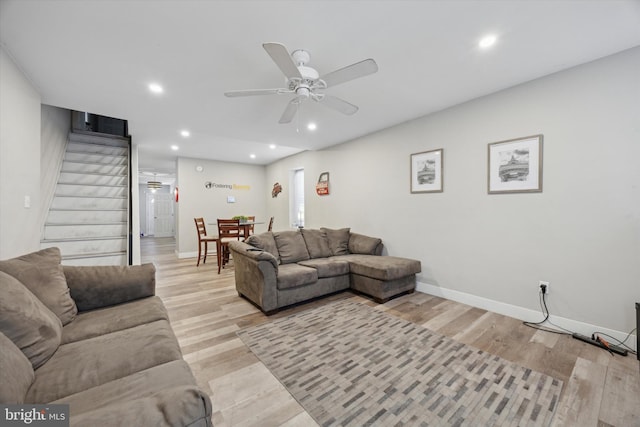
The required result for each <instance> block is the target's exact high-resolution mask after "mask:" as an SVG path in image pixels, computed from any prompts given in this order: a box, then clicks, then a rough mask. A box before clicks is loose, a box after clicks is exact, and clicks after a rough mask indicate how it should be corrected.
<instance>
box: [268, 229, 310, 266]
mask: <svg viewBox="0 0 640 427" xmlns="http://www.w3.org/2000/svg"><path fill="white" fill-rule="evenodd" d="M273 238H274V239H275V241H276V246H277V247H278V253H279V254H280V262H281V263H282V264H291V263H294V262H298V261H302V260H303V259H309V251H308V250H307V245H306V244H305V243H304V238H303V237H302V233H300V232H299V231H293V230H288V231H277V232H275V233H273Z"/></svg>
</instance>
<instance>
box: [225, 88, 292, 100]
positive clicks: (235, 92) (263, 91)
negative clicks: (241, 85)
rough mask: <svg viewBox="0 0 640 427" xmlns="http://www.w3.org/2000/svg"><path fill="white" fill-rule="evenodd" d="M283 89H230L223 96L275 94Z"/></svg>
mask: <svg viewBox="0 0 640 427" xmlns="http://www.w3.org/2000/svg"><path fill="white" fill-rule="evenodd" d="M282 90H284V89H246V90H232V91H229V92H225V93H224V96H227V97H229V98H235V97H237V96H255V95H275V94H278V93H280V91H282Z"/></svg>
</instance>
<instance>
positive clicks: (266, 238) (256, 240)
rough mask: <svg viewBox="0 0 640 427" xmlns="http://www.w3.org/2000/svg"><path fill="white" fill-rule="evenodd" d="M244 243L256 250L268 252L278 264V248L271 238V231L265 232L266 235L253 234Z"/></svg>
mask: <svg viewBox="0 0 640 427" xmlns="http://www.w3.org/2000/svg"><path fill="white" fill-rule="evenodd" d="M245 243H247V244H248V245H251V246H254V247H256V248H258V249H262V250H263V251H265V252H269V253H270V254H271V255H273V256H274V257H275V258H276V259H277V260H278V262H280V253H279V252H278V246H277V245H276V241H275V239H274V238H273V233H272V232H271V231H267V232H266V233H260V234H253V235H251V236H250V237H249V238H248V239H247V240H245Z"/></svg>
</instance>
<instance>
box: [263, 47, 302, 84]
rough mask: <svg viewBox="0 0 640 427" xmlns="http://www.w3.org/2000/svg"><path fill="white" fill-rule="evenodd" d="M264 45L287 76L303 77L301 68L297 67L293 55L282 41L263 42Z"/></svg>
mask: <svg viewBox="0 0 640 427" xmlns="http://www.w3.org/2000/svg"><path fill="white" fill-rule="evenodd" d="M262 47H263V48H264V50H266V51H267V53H268V54H269V56H270V57H271V59H273V62H275V63H276V65H277V66H278V68H280V70H282V72H283V73H284V75H285V77H287V78H289V79H290V78H291V77H297V78H299V79H302V75H301V74H300V70H298V67H296V64H295V63H294V62H293V59H291V55H289V51H287V48H286V47H285V46H284V45H283V44H280V43H263V45H262Z"/></svg>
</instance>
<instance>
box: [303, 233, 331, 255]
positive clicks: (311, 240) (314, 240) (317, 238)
mask: <svg viewBox="0 0 640 427" xmlns="http://www.w3.org/2000/svg"><path fill="white" fill-rule="evenodd" d="M300 232H301V233H302V237H303V238H304V243H305V244H306V245H307V250H308V251H309V256H310V257H311V258H312V259H314V258H327V257H330V256H331V255H333V254H332V253H331V248H329V241H328V240H327V236H326V234H325V233H323V232H322V231H320V230H313V229H310V228H302V229H300Z"/></svg>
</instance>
